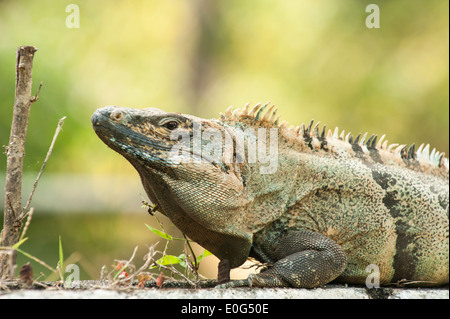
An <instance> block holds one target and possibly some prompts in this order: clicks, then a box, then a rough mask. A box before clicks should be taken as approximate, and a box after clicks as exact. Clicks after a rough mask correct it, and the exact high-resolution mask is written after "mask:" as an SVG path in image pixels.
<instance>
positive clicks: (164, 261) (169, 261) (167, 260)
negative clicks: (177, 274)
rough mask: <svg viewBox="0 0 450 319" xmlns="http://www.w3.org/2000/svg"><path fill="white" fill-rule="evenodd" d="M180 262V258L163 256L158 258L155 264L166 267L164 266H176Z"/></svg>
mask: <svg viewBox="0 0 450 319" xmlns="http://www.w3.org/2000/svg"><path fill="white" fill-rule="evenodd" d="M182 261H183V259H182V258H180V257H177V256H173V255H165V256H163V257H161V258H159V259H158V260H157V261H156V263H157V264H158V265H163V266H166V265H176V264H179V263H180V262H182Z"/></svg>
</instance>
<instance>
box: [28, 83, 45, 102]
mask: <svg viewBox="0 0 450 319" xmlns="http://www.w3.org/2000/svg"><path fill="white" fill-rule="evenodd" d="M42 84H43V82H41V83H39V87H38V89H37V91H36V94H35V95H34V96H32V97H31V99H30V103H34V102H36V101H37V100H38V99H39V92H41V87H42Z"/></svg>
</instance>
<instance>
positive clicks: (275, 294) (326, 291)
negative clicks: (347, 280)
mask: <svg viewBox="0 0 450 319" xmlns="http://www.w3.org/2000/svg"><path fill="white" fill-rule="evenodd" d="M381 289H383V290H378V291H371V292H368V290H367V289H366V288H356V287H325V288H316V289H294V288H274V289H267V288H266V289H261V288H252V289H250V288H234V289H216V288H199V289H183V288H168V289H158V288H143V289H142V288H141V289H140V288H114V289H110V288H90V289H61V288H48V289H40V290H36V289H16V290H14V289H13V290H9V291H8V290H3V291H0V299H370V298H387V299H449V291H448V288H439V289H424V288H422V289H420V288H395V289H391V288H381Z"/></svg>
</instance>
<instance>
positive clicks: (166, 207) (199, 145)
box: [92, 104, 449, 287]
mask: <svg viewBox="0 0 450 319" xmlns="http://www.w3.org/2000/svg"><path fill="white" fill-rule="evenodd" d="M267 107H268V104H266V105H264V106H262V107H261V106H260V105H256V106H255V107H253V108H252V109H251V110H250V109H249V105H248V104H247V105H246V106H245V108H243V109H242V110H235V111H233V110H232V109H231V108H230V109H228V110H227V111H226V112H225V114H222V115H221V116H220V118H219V119H217V120H216V119H212V120H207V119H201V118H198V117H195V116H191V115H185V114H179V113H166V112H164V111H161V110H159V109H155V108H149V109H143V110H138V109H131V108H120V107H113V106H108V107H104V108H101V109H98V110H97V111H96V112H95V113H94V115H93V116H92V123H93V127H94V130H95V132H96V133H97V135H98V136H99V137H100V139H101V140H102V141H103V142H104V143H105V144H107V145H108V146H109V147H110V148H112V149H113V150H115V151H116V152H118V153H119V154H121V155H122V156H124V157H125V158H126V159H127V160H128V161H129V162H130V163H131V164H132V165H133V166H134V167H135V168H136V170H137V171H138V173H139V175H140V177H141V180H142V183H143V186H144V189H145V191H146V192H147V194H148V196H149V198H150V200H151V201H152V202H153V203H154V204H157V205H158V207H159V211H160V212H161V213H163V214H164V215H166V216H167V217H168V218H170V219H171V221H172V222H173V223H174V224H175V225H176V226H177V227H178V228H179V229H180V230H181V231H182V232H183V233H185V234H186V235H187V236H188V237H190V238H191V239H192V240H194V241H196V242H197V243H199V244H200V245H202V246H203V247H205V248H206V249H208V250H209V251H211V252H212V253H213V254H215V255H216V256H217V257H218V258H219V259H221V260H228V261H227V263H228V262H229V265H230V267H231V268H234V267H238V266H240V265H241V264H242V263H244V262H245V260H246V259H247V258H248V257H249V256H250V257H254V258H256V259H258V260H259V261H261V262H264V263H268V267H267V269H266V270H264V271H262V272H260V273H259V274H256V275H253V276H251V277H250V278H249V280H248V281H247V280H246V281H236V282H231V283H228V284H227V285H228V286H237V285H254V286H263V287H285V286H288V287H289V286H290V287H317V286H321V285H324V284H326V283H328V282H330V281H332V280H334V279H337V280H338V281H340V282H345V283H355V284H364V283H365V282H366V278H367V276H368V275H369V273H368V272H367V271H366V268H367V267H368V266H371V267H372V268H370V267H369V269H374V268H373V266H375V269H378V270H379V280H380V283H381V284H388V283H396V282H399V281H408V282H416V283H417V284H426V285H442V284H445V283H448V273H449V213H448V212H449V188H448V187H449V172H448V166H449V162H448V159H447V158H445V157H444V156H443V154H441V153H439V152H436V151H435V150H433V151H431V153H430V150H429V145H426V146H424V145H421V146H420V147H419V148H418V149H417V150H416V149H415V147H414V145H413V146H411V147H410V148H408V149H407V148H406V147H405V146H404V145H400V146H399V145H397V144H388V143H387V141H384V142H383V138H384V135H383V137H381V138H380V139H379V140H378V141H377V137H376V136H371V137H369V138H368V139H366V135H364V136H362V137H361V135H358V136H357V137H356V138H354V137H353V136H351V135H350V134H347V135H345V134H344V132H342V133H340V132H339V131H338V129H336V130H334V132H332V131H328V132H326V130H325V127H324V128H323V130H319V128H318V125H316V126H314V127H313V126H312V124H313V122H311V123H310V124H309V126H305V125H304V124H302V125H301V126H298V127H296V128H295V127H287V125H286V123H285V122H282V123H279V120H278V119H277V118H276V110H275V111H273V106H271V107H269V108H268V109H267Z"/></svg>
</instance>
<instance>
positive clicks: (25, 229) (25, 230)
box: [19, 207, 34, 242]
mask: <svg viewBox="0 0 450 319" xmlns="http://www.w3.org/2000/svg"><path fill="white" fill-rule="evenodd" d="M33 213H34V207H31V208H30V211H29V212H28V213H27V216H28V218H27V222H26V223H25V226H24V227H23V230H22V234H20V238H19V242H20V241H21V240H22V239H23V238H24V237H25V234H26V233H27V230H28V227H29V226H30V223H31V218H32V217H33Z"/></svg>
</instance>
